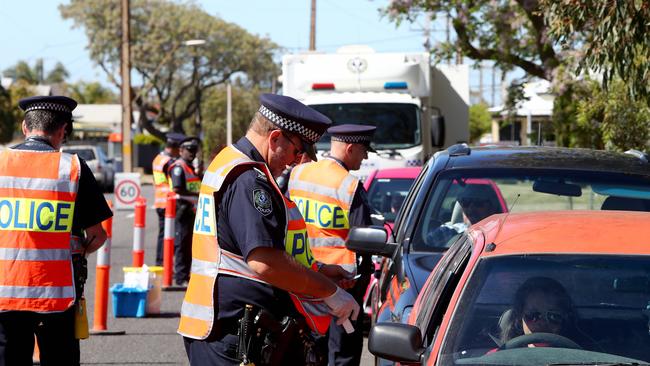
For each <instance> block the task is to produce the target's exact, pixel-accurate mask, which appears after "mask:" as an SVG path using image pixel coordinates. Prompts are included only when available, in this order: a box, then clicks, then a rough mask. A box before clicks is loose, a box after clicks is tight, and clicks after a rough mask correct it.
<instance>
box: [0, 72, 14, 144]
mask: <svg viewBox="0 0 650 366" xmlns="http://www.w3.org/2000/svg"><path fill="white" fill-rule="evenodd" d="M12 110H13V106H12V104H11V94H9V91H8V90H6V89H5V88H3V87H2V86H1V85H0V143H7V142H9V141H11V138H12V137H13V133H14V131H15V130H16V128H15V126H16V118H15V116H14V113H12Z"/></svg>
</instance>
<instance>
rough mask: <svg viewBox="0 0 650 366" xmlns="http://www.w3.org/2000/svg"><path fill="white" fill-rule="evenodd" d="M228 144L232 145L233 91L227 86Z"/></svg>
mask: <svg viewBox="0 0 650 366" xmlns="http://www.w3.org/2000/svg"><path fill="white" fill-rule="evenodd" d="M226 144H227V145H232V89H231V87H230V81H229V82H228V83H227V84H226Z"/></svg>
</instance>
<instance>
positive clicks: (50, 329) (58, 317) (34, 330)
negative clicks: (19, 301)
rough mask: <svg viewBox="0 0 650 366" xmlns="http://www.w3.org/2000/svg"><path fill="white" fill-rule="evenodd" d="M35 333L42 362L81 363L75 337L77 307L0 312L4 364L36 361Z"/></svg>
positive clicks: (45, 365) (0, 358) (48, 365)
mask: <svg viewBox="0 0 650 366" xmlns="http://www.w3.org/2000/svg"><path fill="white" fill-rule="evenodd" d="M34 334H36V337H37V338H38V348H39V350H40V359H41V365H42V366H58V365H65V366H68V365H79V340H77V339H75V337H74V307H72V308H70V309H68V310H66V311H65V312H63V313H53V314H38V313H33V312H28V311H8V312H4V313H0V366H24V365H32V355H33V353H34Z"/></svg>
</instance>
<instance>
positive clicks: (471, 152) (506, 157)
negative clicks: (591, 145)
mask: <svg viewBox="0 0 650 366" xmlns="http://www.w3.org/2000/svg"><path fill="white" fill-rule="evenodd" d="M648 187H650V164H648V161H647V157H646V156H644V155H642V154H636V155H633V154H624V153H615V152H606V151H595V150H588V149H566V148H550V147H514V148H508V147H482V148H470V147H468V146H467V145H465V144H460V145H454V146H452V147H450V148H449V149H447V150H446V151H442V152H439V153H437V154H436V155H435V156H434V157H433V158H431V159H430V160H429V161H428V162H427V164H426V165H425V166H424V167H423V169H422V173H420V175H419V176H418V178H417V179H416V181H415V183H414V185H413V188H412V189H411V191H410V192H409V194H408V196H407V197H406V199H405V201H404V205H403V207H402V209H401V211H400V213H399V214H398V216H397V218H396V221H395V226H394V230H393V232H392V234H391V235H390V237H388V240H387V241H381V238H382V237H383V238H385V237H386V233H385V230H383V229H379V228H373V229H367V230H371V231H372V230H375V231H376V233H375V234H374V235H375V236H374V237H373V238H374V239H376V240H380V242H379V243H368V242H363V241H359V240H356V241H355V240H348V244H347V245H348V248H350V249H351V250H354V251H357V252H359V253H365V254H368V253H369V254H373V255H381V256H384V257H386V260H385V261H384V262H383V264H382V266H381V270H380V272H381V274H380V278H379V283H378V289H379V290H378V291H377V295H376V296H373V298H372V301H371V302H372V305H371V307H372V314H373V317H372V322H373V323H375V322H385V321H392V322H397V323H403V322H405V321H406V319H407V318H408V314H409V313H410V311H411V310H412V308H413V303H414V302H415V299H416V297H417V295H418V293H419V292H420V290H421V289H422V286H423V285H424V282H425V280H426V278H427V276H428V275H429V273H430V272H431V270H432V269H433V267H434V266H435V265H436V263H438V260H439V259H440V258H441V257H442V255H443V253H444V252H445V251H446V250H447V249H448V248H449V246H450V245H451V244H452V243H453V242H454V241H455V240H456V239H457V238H458V237H459V236H460V235H462V233H463V232H464V231H465V230H466V228H467V227H468V226H469V225H471V224H474V223H476V222H478V221H480V220H481V219H483V218H485V217H488V216H490V215H492V214H499V213H505V212H512V213H516V212H529V211H547V210H601V209H628V210H639V211H650V202H648V200H646V199H640V198H638V197H636V196H634V195H633V192H646V191H648ZM463 205H465V207H463ZM355 230H357V229H353V230H352V231H351V232H350V238H351V239H352V238H353V237H354V234H355ZM378 238H379V239H378ZM377 362H378V363H383V361H381V360H377Z"/></svg>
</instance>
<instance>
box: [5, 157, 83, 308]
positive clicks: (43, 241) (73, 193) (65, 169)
mask: <svg viewBox="0 0 650 366" xmlns="http://www.w3.org/2000/svg"><path fill="white" fill-rule="evenodd" d="M79 172H80V165H79V158H78V157H77V156H76V155H71V154H66V153H62V152H58V151H29V150H13V149H8V150H4V151H2V152H0V311H11V310H19V311H35V312H39V313H51V312H61V311H64V310H66V309H68V308H69V307H71V306H72V305H73V304H74V300H75V287H74V279H73V273H72V257H71V245H72V241H71V231H72V218H73V214H74V205H75V199H76V197H77V188H78V185H79Z"/></svg>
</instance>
